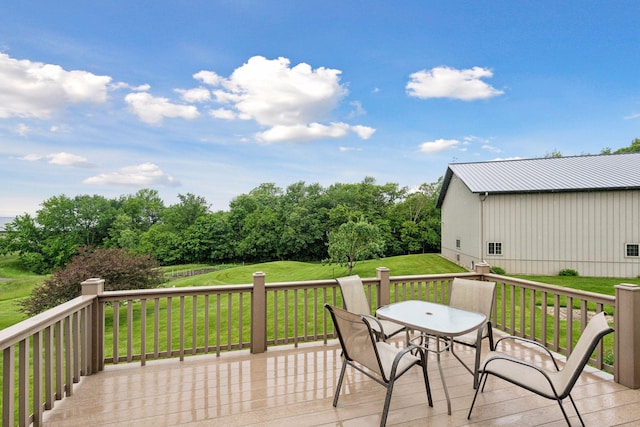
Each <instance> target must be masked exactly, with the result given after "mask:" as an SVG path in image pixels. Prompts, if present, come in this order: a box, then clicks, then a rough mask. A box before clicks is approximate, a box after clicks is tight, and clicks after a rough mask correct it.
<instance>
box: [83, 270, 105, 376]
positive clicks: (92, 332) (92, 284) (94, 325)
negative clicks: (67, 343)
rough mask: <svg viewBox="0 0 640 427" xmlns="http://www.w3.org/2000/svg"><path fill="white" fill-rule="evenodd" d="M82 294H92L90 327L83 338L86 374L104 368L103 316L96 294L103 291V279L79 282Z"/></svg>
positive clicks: (100, 293)
mask: <svg viewBox="0 0 640 427" xmlns="http://www.w3.org/2000/svg"><path fill="white" fill-rule="evenodd" d="M81 285H82V296H94V297H95V299H94V301H93V305H92V306H91V315H90V324H91V325H90V328H88V329H87V334H88V336H87V337H86V338H85V340H86V341H85V342H86V346H85V349H86V350H87V352H88V353H89V361H90V362H89V372H87V375H91V374H95V373H97V372H99V371H101V370H102V369H104V317H103V315H102V306H101V305H100V302H99V301H98V296H100V295H102V293H103V292H104V279H99V278H95V277H94V278H91V279H87V280H85V281H84V282H82V283H81Z"/></svg>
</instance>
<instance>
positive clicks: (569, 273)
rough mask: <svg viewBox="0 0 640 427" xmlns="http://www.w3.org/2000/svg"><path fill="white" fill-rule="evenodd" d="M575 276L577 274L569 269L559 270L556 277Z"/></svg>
mask: <svg viewBox="0 0 640 427" xmlns="http://www.w3.org/2000/svg"><path fill="white" fill-rule="evenodd" d="M577 275H578V272H577V271H575V270H572V269H570V268H565V269H564V270H560V273H558V276H577Z"/></svg>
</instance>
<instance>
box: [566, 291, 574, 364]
mask: <svg viewBox="0 0 640 427" xmlns="http://www.w3.org/2000/svg"><path fill="white" fill-rule="evenodd" d="M571 350H573V297H567V344H566V351H567V354H570V353H571Z"/></svg>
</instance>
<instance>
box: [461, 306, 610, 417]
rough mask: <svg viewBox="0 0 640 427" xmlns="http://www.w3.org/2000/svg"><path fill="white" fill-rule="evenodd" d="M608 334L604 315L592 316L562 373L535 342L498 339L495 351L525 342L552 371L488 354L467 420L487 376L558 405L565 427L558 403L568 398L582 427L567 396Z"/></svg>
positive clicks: (515, 359)
mask: <svg viewBox="0 0 640 427" xmlns="http://www.w3.org/2000/svg"><path fill="white" fill-rule="evenodd" d="M611 332H613V328H611V327H610V326H609V324H608V323H607V320H606V318H605V314H604V312H600V313H598V314H597V315H595V316H593V317H592V318H591V320H590V321H589V323H588V324H587V327H586V328H585V329H584V331H582V334H581V335H580V339H579V340H578V342H577V343H576V346H575V348H574V349H573V351H572V352H571V354H570V355H569V357H568V358H567V362H566V364H565V365H564V367H563V368H562V369H560V368H559V367H558V364H557V362H556V360H555V358H554V357H553V355H552V354H551V352H550V351H549V350H548V349H547V348H546V347H544V346H543V345H542V344H540V343H538V342H535V341H531V340H527V339H524V338H520V337H513V336H507V337H504V338H501V339H499V340H498V341H497V342H496V348H498V346H499V345H500V343H501V342H503V341H505V340H515V341H519V342H526V343H529V344H532V345H535V346H538V347H540V348H542V349H544V350H545V352H546V353H547V354H548V355H549V357H550V358H551V360H552V361H553V365H554V367H555V369H554V370H550V369H545V368H544V367H542V366H539V365H537V364H534V363H531V362H528V361H525V360H520V359H518V358H515V357H512V356H510V355H508V354H504V353H500V352H498V351H492V352H490V353H489V354H487V356H486V358H485V360H484V361H483V363H482V368H481V369H480V375H481V376H480V383H481V384H482V387H478V388H477V389H476V394H475V396H474V397H473V402H471V408H469V414H468V415H467V419H471V411H473V406H474V405H475V403H476V398H477V397H478V391H479V390H480V389H481V388H482V390H484V386H485V385H486V383H487V377H488V376H489V375H495V376H496V377H498V378H502V379H503V380H506V381H509V382H510V383H512V384H515V385H517V386H520V387H522V388H525V389H527V390H529V391H532V392H534V393H536V394H538V395H540V396H543V397H546V398H547V399H552V400H555V401H556V402H558V404H559V405H560V409H561V410H562V415H564V419H565V420H566V422H567V425H569V426H570V425H571V422H570V421H569V417H568V416H567V413H566V411H565V410H564V407H563V406H562V401H563V400H564V399H565V398H566V397H568V398H569V399H570V400H571V404H572V405H573V409H574V410H575V411H576V414H577V415H578V418H579V419H580V424H581V425H582V426H584V421H583V420H582V416H580V412H578V408H577V407H576V404H575V402H574V401H573V398H572V397H571V394H570V393H571V390H572V389H573V386H574V385H575V383H576V381H577V380H578V377H579V376H580V374H581V373H582V370H583V369H584V367H585V365H586V364H587V363H588V362H589V358H590V357H591V353H593V351H594V350H595V348H596V346H597V345H598V343H599V342H600V340H601V339H602V337H604V336H605V335H607V334H609V333H611Z"/></svg>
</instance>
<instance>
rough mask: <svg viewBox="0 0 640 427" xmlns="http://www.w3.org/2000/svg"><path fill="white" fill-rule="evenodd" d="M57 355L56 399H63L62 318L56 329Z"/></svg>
mask: <svg viewBox="0 0 640 427" xmlns="http://www.w3.org/2000/svg"><path fill="white" fill-rule="evenodd" d="M55 341H56V342H55V346H56V349H55V355H56V400H62V398H63V397H64V395H63V393H64V390H63V388H62V387H63V383H64V380H63V377H62V354H63V349H62V320H61V321H59V322H56V330H55Z"/></svg>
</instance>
